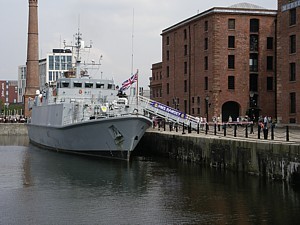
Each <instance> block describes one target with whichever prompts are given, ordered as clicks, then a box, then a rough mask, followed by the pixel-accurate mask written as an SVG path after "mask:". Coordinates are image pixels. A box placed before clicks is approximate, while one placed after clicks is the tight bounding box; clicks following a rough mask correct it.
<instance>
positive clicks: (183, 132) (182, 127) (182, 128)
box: [182, 123, 185, 134]
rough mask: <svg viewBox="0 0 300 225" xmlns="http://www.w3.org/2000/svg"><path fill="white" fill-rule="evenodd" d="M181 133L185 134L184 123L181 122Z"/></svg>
mask: <svg viewBox="0 0 300 225" xmlns="http://www.w3.org/2000/svg"><path fill="white" fill-rule="evenodd" d="M182 134H185V132H184V123H183V124H182Z"/></svg>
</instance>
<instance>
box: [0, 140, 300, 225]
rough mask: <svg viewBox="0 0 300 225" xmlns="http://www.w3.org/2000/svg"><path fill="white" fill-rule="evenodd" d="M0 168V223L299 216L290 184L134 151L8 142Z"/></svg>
mask: <svg viewBox="0 0 300 225" xmlns="http://www.w3.org/2000/svg"><path fill="white" fill-rule="evenodd" d="M1 141H2V140H1ZM18 143H24V142H22V141H21V142H18ZM0 171H1V172H0V198H1V199H3V200H2V201H0V207H1V209H2V210H1V212H0V218H1V223H3V224H296V223H297V222H298V221H299V219H300V217H299V213H298V212H299V210H300V197H299V193H297V192H295V191H294V190H293V189H292V188H291V186H289V185H285V184H282V183H274V182H269V181H265V180H263V179H260V178H258V177H254V176H248V175H244V174H240V173H232V172H226V171H222V170H215V169H211V168H205V167H201V166H199V165H193V164H185V163H178V162H175V161H172V160H165V159H157V158H143V157H139V158H135V159H134V160H133V161H132V162H131V163H127V162H124V161H119V160H107V159H105V160H104V159H95V158H91V157H83V156H76V155H69V154H63V153H56V152H52V151H47V150H43V149H40V148H37V147H35V146H32V145H30V144H29V145H24V146H11V144H8V145H7V146H0ZM7 174H9V175H7ZM11 221H13V222H11Z"/></svg>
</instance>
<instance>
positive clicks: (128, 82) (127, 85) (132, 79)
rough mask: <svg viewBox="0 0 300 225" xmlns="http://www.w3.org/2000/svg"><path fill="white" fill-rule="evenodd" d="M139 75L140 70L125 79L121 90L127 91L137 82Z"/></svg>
mask: <svg viewBox="0 0 300 225" xmlns="http://www.w3.org/2000/svg"><path fill="white" fill-rule="evenodd" d="M138 75H139V70H137V71H136V73H135V74H134V75H132V76H131V77H130V78H129V79H127V80H125V81H124V82H123V83H122V87H121V88H120V91H126V90H127V89H128V88H130V86H131V85H132V84H134V83H135V82H137V80H138Z"/></svg>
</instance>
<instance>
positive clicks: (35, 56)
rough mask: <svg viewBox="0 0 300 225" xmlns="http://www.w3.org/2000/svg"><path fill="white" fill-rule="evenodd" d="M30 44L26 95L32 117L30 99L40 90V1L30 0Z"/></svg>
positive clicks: (26, 102) (26, 107) (27, 110)
mask: <svg viewBox="0 0 300 225" xmlns="http://www.w3.org/2000/svg"><path fill="white" fill-rule="evenodd" d="M28 2H29V15H28V43H27V63H26V67H27V72H26V89H25V95H24V103H25V116H26V117H30V116H31V113H30V111H29V109H28V99H29V98H34V97H35V92H36V90H39V89H40V87H39V35H38V0H29V1H28Z"/></svg>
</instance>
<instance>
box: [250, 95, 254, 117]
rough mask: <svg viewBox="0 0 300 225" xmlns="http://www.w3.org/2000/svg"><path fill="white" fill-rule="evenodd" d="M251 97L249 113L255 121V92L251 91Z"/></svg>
mask: <svg viewBox="0 0 300 225" xmlns="http://www.w3.org/2000/svg"><path fill="white" fill-rule="evenodd" d="M249 96H250V103H249V110H250V111H249V113H250V118H251V119H252V120H253V113H254V112H253V107H254V104H253V103H254V102H253V97H254V92H253V91H250V93H249Z"/></svg>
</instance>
